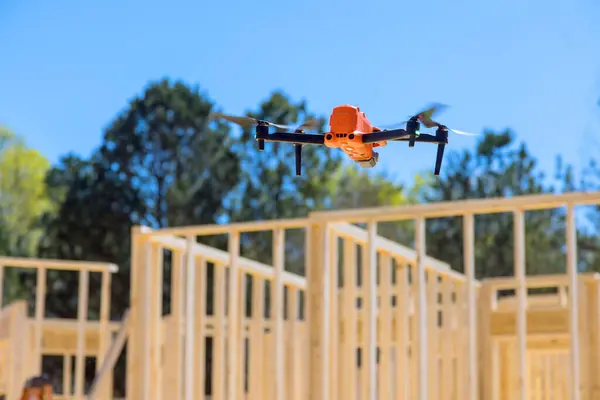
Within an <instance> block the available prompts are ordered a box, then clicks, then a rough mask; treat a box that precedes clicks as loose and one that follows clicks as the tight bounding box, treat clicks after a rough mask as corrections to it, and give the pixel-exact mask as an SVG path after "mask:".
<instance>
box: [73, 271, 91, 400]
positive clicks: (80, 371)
mask: <svg viewBox="0 0 600 400" xmlns="http://www.w3.org/2000/svg"><path fill="white" fill-rule="evenodd" d="M88 295H89V271H88V270H87V269H83V270H81V271H79V294H78V296H77V297H78V298H77V301H78V303H77V353H76V356H75V396H76V397H78V398H81V397H83V394H84V393H83V391H84V383H85V325H86V324H87V318H88V317H87V315H88Z"/></svg>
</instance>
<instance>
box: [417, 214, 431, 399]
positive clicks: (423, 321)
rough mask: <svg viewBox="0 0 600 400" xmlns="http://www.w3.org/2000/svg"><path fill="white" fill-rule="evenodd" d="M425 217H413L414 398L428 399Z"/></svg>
mask: <svg viewBox="0 0 600 400" xmlns="http://www.w3.org/2000/svg"><path fill="white" fill-rule="evenodd" d="M425 246H426V245H425V218H422V217H419V218H417V219H415V247H416V251H417V262H416V267H415V269H414V273H415V274H414V280H415V285H416V296H415V306H416V307H415V316H416V323H417V329H416V331H417V337H416V338H415V344H416V346H415V348H416V350H417V351H416V353H417V355H416V356H417V371H416V373H417V379H416V383H417V387H416V389H417V390H416V394H417V395H416V398H417V399H418V400H428V398H429V395H428V393H429V392H428V384H429V382H428V381H427V376H428V372H429V366H428V357H429V351H428V347H427V288H426V283H425V256H426V254H427V253H426V248H425Z"/></svg>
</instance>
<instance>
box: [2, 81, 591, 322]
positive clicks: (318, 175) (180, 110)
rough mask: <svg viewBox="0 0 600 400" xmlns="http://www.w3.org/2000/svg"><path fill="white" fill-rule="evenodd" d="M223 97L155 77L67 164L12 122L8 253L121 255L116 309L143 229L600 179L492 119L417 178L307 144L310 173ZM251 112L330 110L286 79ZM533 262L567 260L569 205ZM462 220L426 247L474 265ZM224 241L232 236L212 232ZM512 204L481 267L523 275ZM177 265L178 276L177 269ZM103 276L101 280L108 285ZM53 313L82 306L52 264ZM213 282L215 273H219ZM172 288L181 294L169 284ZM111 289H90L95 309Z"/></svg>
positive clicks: (482, 232) (296, 251)
mask: <svg viewBox="0 0 600 400" xmlns="http://www.w3.org/2000/svg"><path fill="white" fill-rule="evenodd" d="M218 110H219V107H218V105H217V104H216V103H215V102H213V101H212V100H211V99H209V98H208V97H207V96H206V95H205V94H203V93H202V92H201V91H200V89H199V88H198V87H192V86H190V85H187V84H186V83H184V82H180V81H179V82H172V81H169V80H166V79H165V80H159V81H155V82H150V83H149V84H148V85H147V87H145V88H144V90H143V91H142V93H141V94H139V95H137V96H135V97H134V98H133V99H132V100H131V101H130V103H129V105H128V106H127V107H126V108H125V109H124V110H122V111H121V112H120V113H119V114H118V115H117V116H116V117H115V118H114V120H113V121H112V122H111V123H110V124H109V125H108V127H107V128H106V129H105V131H104V134H103V137H102V140H101V143H100V144H99V146H98V147H97V149H96V150H95V151H94V152H93V154H92V155H91V156H90V157H88V158H84V157H80V156H78V155H76V154H66V155H64V156H63V157H62V158H61V159H60V161H59V162H58V163H57V164H55V165H50V163H49V162H48V161H47V160H46V159H45V158H44V156H43V155H42V154H41V153H40V152H39V151H36V150H35V149H31V148H29V147H28V146H27V145H26V144H25V143H24V142H23V141H22V139H20V138H19V137H18V136H16V135H15V134H13V133H11V132H10V131H8V130H6V129H3V130H0V254H3V255H11V256H28V257H34V256H36V257H51V258H61V259H74V260H94V261H107V262H114V263H116V264H118V265H119V267H120V271H119V273H118V274H117V275H116V276H114V277H113V288H112V294H113V296H112V304H111V310H112V318H113V319H119V318H120V316H121V315H122V313H123V312H124V310H125V309H126V308H127V307H128V305H129V304H128V303H129V296H128V295H127V294H128V292H129V284H130V282H129V263H130V255H129V252H130V230H131V228H132V227H133V226H135V225H147V226H150V227H152V228H161V227H166V226H177V225H189V224H208V223H219V222H229V221H248V220H256V219H273V218H287V217H298V216H305V215H306V214H307V213H308V212H309V211H310V210H311V209H339V208H349V207H368V206H377V205H392V204H394V205H398V204H406V203H412V202H419V201H420V202H432V201H445V200H458V199H468V198H483V197H497V196H513V195H521V194H532V193H551V192H564V191H571V190H598V189H600V168H598V164H597V162H598V161H600V160H590V165H589V168H587V170H586V171H584V173H583V174H582V175H581V176H580V177H579V178H578V179H577V180H576V179H575V176H574V173H573V169H572V167H571V166H569V165H562V163H561V162H557V168H556V171H553V172H554V176H553V177H552V179H547V178H546V177H545V175H544V173H543V172H544V171H541V170H540V168H539V167H538V165H537V162H536V159H535V158H534V157H533V155H532V154H531V153H530V152H529V150H528V148H527V147H526V146H525V144H523V143H518V142H517V140H516V138H515V135H514V133H513V132H511V131H510V130H506V131H503V132H491V131H486V132H484V135H483V136H482V138H481V139H480V140H479V141H478V143H477V146H476V147H475V148H474V149H469V150H463V151H450V152H448V154H447V156H446V158H445V161H444V168H443V172H442V175H441V176H440V177H439V178H435V179H433V178H432V177H431V176H430V175H429V174H428V173H423V174H420V175H416V177H415V180H414V184H413V185H412V186H405V185H401V184H398V183H395V181H394V180H393V179H392V177H390V176H388V175H387V174H386V173H385V172H377V171H369V172H367V171H366V170H362V169H360V168H357V167H356V166H355V165H351V164H349V163H348V162H347V161H346V160H345V159H344V158H343V157H342V156H341V154H340V153H339V152H331V151H330V150H328V149H326V148H321V147H317V146H306V147H305V148H304V149H303V156H304V157H303V175H302V176H301V177H297V176H295V174H294V165H293V163H294V158H293V147H292V146H285V145H283V146H282V145H277V144H274V145H269V146H267V148H266V151H265V153H262V154H259V153H258V149H257V146H256V144H255V141H254V139H253V131H252V129H244V130H243V131H242V132H241V133H240V134H238V133H237V131H236V130H232V129H231V127H230V126H228V125H227V124H224V123H222V122H219V121H211V120H209V119H208V115H209V113H211V112H214V111H218ZM248 113H249V114H250V115H252V116H254V117H258V118H264V119H267V120H270V121H273V122H276V123H280V124H288V125H289V124H295V123H298V124H299V123H300V122H302V121H304V120H306V119H308V118H320V119H321V120H322V121H323V124H324V123H325V121H326V120H325V118H324V116H322V115H318V114H316V113H314V112H312V111H311V110H310V109H309V107H308V105H307V104H306V103H305V102H296V101H294V100H293V99H291V98H289V97H288V96H287V95H286V94H285V93H283V92H280V91H275V92H273V93H271V95H270V96H269V97H268V98H267V99H265V100H264V101H263V102H261V103H260V104H258V105H257V107H256V108H255V109H253V110H248ZM410 225H411V224H408V223H396V224H382V226H381V228H380V229H381V230H380V233H381V234H382V235H385V236H388V237H390V238H392V239H394V240H398V241H400V242H403V243H404V244H406V245H412V231H411V226H410ZM526 226H527V245H528V251H527V268H528V271H529V273H550V272H556V271H563V270H564V265H565V262H564V249H563V248H562V244H563V243H564V214H563V212H562V211H560V210H556V211H544V212H535V213H533V212H532V213H528V214H527V220H526ZM598 226H600V210H599V209H598V208H596V209H589V210H588V212H587V214H586V224H582V227H581V230H580V232H579V237H578V240H579V243H580V251H579V253H580V260H581V268H582V270H595V271H600V240H599V238H598V232H597V229H595V227H598ZM461 230H462V227H461V221H460V219H457V218H444V219H436V220H431V221H428V224H427V248H428V253H429V254H430V255H432V256H434V257H437V258H440V259H442V260H444V261H447V262H449V263H450V264H451V265H453V266H454V267H455V268H456V269H457V270H459V271H460V270H462V232H461ZM206 240H208V242H209V243H210V244H212V245H215V246H219V247H221V246H223V245H224V243H223V242H222V240H221V239H220V238H210V239H206ZM512 240H513V238H512V216H511V215H510V214H506V215H504V214H499V215H488V216H480V217H478V218H477V220H476V251H477V254H476V257H477V258H476V261H477V276H478V278H484V277H488V276H501V275H508V274H511V273H512V271H513V260H512ZM301 246H302V235H298V236H297V237H296V236H294V235H291V237H290V241H289V243H288V253H287V254H289V255H290V257H293V258H294V259H293V260H291V263H290V268H291V269H292V270H294V272H298V273H303V265H302V262H301V260H302V251H301ZM242 253H243V254H244V255H245V256H248V257H252V258H255V259H258V260H260V261H263V262H267V263H268V262H270V259H271V255H270V254H271V242H270V240H257V238H256V237H250V236H244V237H243V238H242ZM9 272H10V273H8V272H7V279H8V280H9V283H8V286H7V289H8V290H6V291H5V293H6V298H5V301H8V300H12V299H15V298H17V297H26V298H30V299H32V298H33V295H34V293H33V287H34V286H35V277H34V276H32V275H31V274H28V273H27V272H24V271H17V270H15V271H9ZM167 276H168V275H167ZM96 278H99V277H95V276H93V275H92V277H91V279H92V281H91V284H92V285H95V284H96V285H99V282H97V280H96ZM48 284H49V290H48V297H47V314H48V316H54V317H73V316H74V315H75V313H76V304H77V302H76V296H77V286H78V285H77V276H76V275H75V274H70V275H68V274H58V273H56V274H50V275H49V277H48ZM208 287H210V284H209V286H208ZM165 296H166V297H167V301H168V293H167V294H166V295H165ZM98 300H99V299H94V298H92V299H91V306H90V313H91V316H92V318H93V317H94V311H93V310H98V308H99V306H98V304H97V302H98Z"/></svg>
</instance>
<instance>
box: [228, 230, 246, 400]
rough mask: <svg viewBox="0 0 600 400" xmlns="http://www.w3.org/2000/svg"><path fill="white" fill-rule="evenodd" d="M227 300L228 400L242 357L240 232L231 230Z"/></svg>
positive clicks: (232, 395) (232, 397)
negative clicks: (240, 327) (238, 298)
mask: <svg viewBox="0 0 600 400" xmlns="http://www.w3.org/2000/svg"><path fill="white" fill-rule="evenodd" d="M228 248H229V282H228V283H229V301H228V302H227V305H228V310H227V311H228V312H227V320H228V321H227V328H228V329H227V337H228V339H229V342H228V348H227V351H228V353H227V358H228V362H227V366H226V368H227V383H228V385H229V388H228V390H227V398H228V399H229V400H236V397H237V389H236V386H237V384H238V382H239V381H238V377H237V373H238V370H239V362H240V360H241V359H243V357H241V356H240V352H239V348H240V344H241V338H240V333H241V330H240V329H238V325H239V324H238V321H239V302H238V301H237V299H236V296H237V295H238V293H239V287H238V286H239V281H240V279H239V275H240V271H239V266H238V259H239V257H240V233H239V232H238V231H233V232H230V233H229V242H228Z"/></svg>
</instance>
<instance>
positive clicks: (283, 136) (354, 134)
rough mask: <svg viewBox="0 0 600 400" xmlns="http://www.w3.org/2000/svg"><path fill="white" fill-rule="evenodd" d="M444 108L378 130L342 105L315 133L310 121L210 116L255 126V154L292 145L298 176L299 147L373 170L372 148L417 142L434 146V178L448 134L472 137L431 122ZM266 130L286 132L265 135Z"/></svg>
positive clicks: (316, 124)
mask: <svg viewBox="0 0 600 400" xmlns="http://www.w3.org/2000/svg"><path fill="white" fill-rule="evenodd" d="M446 107H447V106H446V105H444V104H439V103H434V104H432V105H430V106H429V107H427V108H426V109H424V110H423V111H421V112H419V113H417V114H415V115H413V116H412V117H410V118H409V119H408V120H407V121H403V122H401V123H400V124H396V126H399V125H403V124H406V125H405V128H398V129H382V128H378V127H376V126H374V125H372V124H371V122H370V121H369V120H368V119H367V116H366V115H365V113H364V112H362V111H360V108H359V107H358V106H353V105H349V104H344V105H340V106H337V107H334V108H333V111H332V113H331V116H330V119H329V131H327V132H320V133H317V134H309V133H306V131H307V130H315V129H317V128H318V127H319V122H318V121H317V120H314V119H309V120H308V121H306V122H304V123H303V124H301V125H300V126H298V127H291V126H287V125H280V124H275V123H272V122H268V121H263V120H259V119H255V118H252V117H248V116H242V117H238V116H232V115H226V114H223V113H214V114H213V118H223V119H225V120H227V121H229V122H233V123H235V124H238V125H240V126H242V127H243V126H250V125H255V126H256V135H255V139H256V141H257V142H258V149H259V151H264V149H265V142H279V143H290V144H293V145H294V150H295V156H296V175H298V176H299V175H301V174H302V146H304V145H324V146H327V147H329V148H337V149H341V150H342V151H343V152H344V153H346V155H347V156H348V157H349V158H350V159H351V160H352V161H354V162H356V163H357V164H358V165H360V166H361V167H363V168H373V167H375V165H377V162H378V161H379V154H378V153H377V152H376V151H374V150H373V149H375V148H377V147H383V146H385V145H387V142H388V141H402V142H408V146H409V147H414V146H415V143H417V142H419V143H431V144H437V155H436V160H435V168H434V175H439V174H440V169H441V167H442V159H443V158H444V149H445V147H446V145H447V144H448V132H449V131H452V132H454V133H457V134H461V135H468V136H474V135H473V134H471V133H467V132H462V131H457V130H455V129H450V128H448V127H447V126H445V125H442V124H440V123H438V122H435V121H434V120H433V119H432V118H433V116H434V115H435V114H437V113H439V112H440V111H441V110H443V109H445V108H446ZM421 124H423V125H424V126H425V127H426V128H436V131H435V135H431V134H427V133H421V132H420V128H421ZM270 127H271V128H275V129H278V130H282V131H286V132H273V133H269V128H270ZM290 130H292V131H293V132H290Z"/></svg>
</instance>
